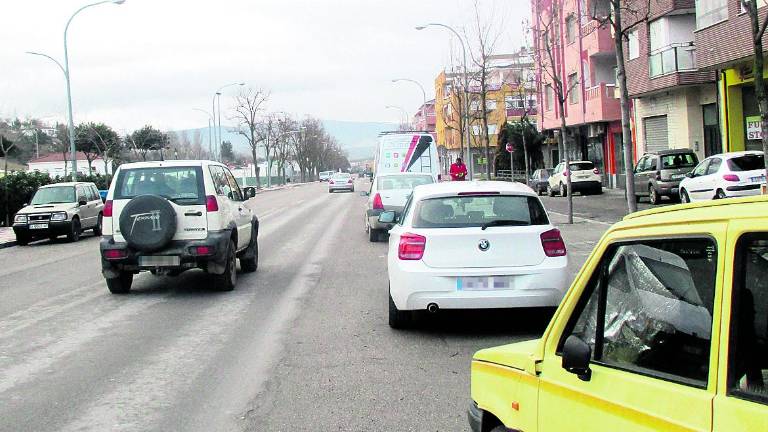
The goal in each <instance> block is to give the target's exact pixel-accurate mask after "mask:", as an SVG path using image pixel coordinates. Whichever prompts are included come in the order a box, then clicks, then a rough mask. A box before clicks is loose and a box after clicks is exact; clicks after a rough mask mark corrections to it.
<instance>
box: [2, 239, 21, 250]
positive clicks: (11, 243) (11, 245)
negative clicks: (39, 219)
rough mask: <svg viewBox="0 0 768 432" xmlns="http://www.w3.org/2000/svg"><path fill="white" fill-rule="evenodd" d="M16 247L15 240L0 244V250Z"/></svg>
mask: <svg viewBox="0 0 768 432" xmlns="http://www.w3.org/2000/svg"><path fill="white" fill-rule="evenodd" d="M16 245H18V242H16V241H15V240H14V241H9V242H5V243H0V249H5V248H9V247H13V246H16Z"/></svg>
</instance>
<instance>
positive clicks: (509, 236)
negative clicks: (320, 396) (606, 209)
mask: <svg viewBox="0 0 768 432" xmlns="http://www.w3.org/2000/svg"><path fill="white" fill-rule="evenodd" d="M379 219H380V221H381V222H383V223H390V222H392V221H396V223H395V225H394V227H393V228H392V229H391V230H390V232H389V235H390V238H389V253H388V257H387V264H388V273H389V285H390V286H389V325H390V326H391V327H393V328H402V327H407V326H408V325H410V324H411V323H412V319H413V314H414V313H415V311H430V312H436V311H437V310H438V309H484V308H520V307H550V306H557V305H558V304H559V303H560V300H561V299H562V297H563V294H564V293H565V291H566V289H567V286H568V281H567V279H568V272H567V271H566V268H567V265H568V257H567V252H566V247H565V242H564V241H563V238H562V237H561V235H560V231H559V230H557V229H556V228H555V227H554V226H552V224H551V222H550V220H549V217H548V215H547V212H546V210H545V209H544V207H543V206H542V204H541V201H540V200H539V198H538V196H537V195H536V193H535V192H534V191H533V190H532V189H531V188H529V187H528V186H525V185H523V184H520V183H509V182H495V181H487V182H472V181H470V182H447V183H436V184H431V185H425V186H417V187H416V188H414V190H413V194H412V195H411V198H410V199H409V200H408V202H407V203H406V205H405V209H404V210H403V214H402V217H400V218H396V214H395V212H391V211H388V212H384V213H382V214H381V215H380V216H379Z"/></svg>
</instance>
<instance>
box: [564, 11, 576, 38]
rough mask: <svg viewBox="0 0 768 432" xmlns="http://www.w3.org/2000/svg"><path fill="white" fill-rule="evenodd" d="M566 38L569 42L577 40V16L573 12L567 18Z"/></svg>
mask: <svg viewBox="0 0 768 432" xmlns="http://www.w3.org/2000/svg"><path fill="white" fill-rule="evenodd" d="M565 40H566V41H567V42H568V43H569V44H571V43H573V42H574V41H575V40H576V17H575V16H573V14H571V15H568V18H566V19H565Z"/></svg>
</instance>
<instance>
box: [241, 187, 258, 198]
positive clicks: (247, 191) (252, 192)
mask: <svg viewBox="0 0 768 432" xmlns="http://www.w3.org/2000/svg"><path fill="white" fill-rule="evenodd" d="M243 194H244V195H245V199H247V200H248V199H251V198H253V197H255V196H256V188H255V187H252V186H248V187H246V188H243Z"/></svg>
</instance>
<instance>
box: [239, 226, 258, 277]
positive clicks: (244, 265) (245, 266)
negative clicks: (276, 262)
mask: <svg viewBox="0 0 768 432" xmlns="http://www.w3.org/2000/svg"><path fill="white" fill-rule="evenodd" d="M257 236H258V233H257V232H256V231H255V228H254V231H253V234H252V235H251V243H250V244H249V245H248V249H246V250H245V253H244V254H243V256H242V257H240V268H241V269H242V270H243V272H245V273H253V272H255V271H256V269H258V268H259V239H258V237H257Z"/></svg>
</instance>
